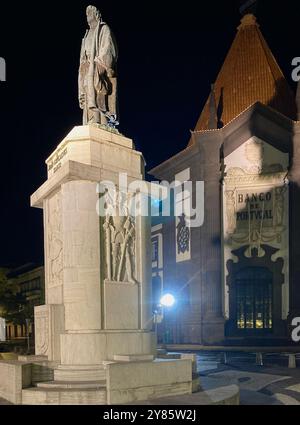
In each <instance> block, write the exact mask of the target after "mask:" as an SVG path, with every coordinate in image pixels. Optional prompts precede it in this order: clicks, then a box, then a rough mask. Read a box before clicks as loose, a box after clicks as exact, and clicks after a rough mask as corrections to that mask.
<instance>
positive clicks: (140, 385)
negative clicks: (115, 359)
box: [106, 360, 192, 405]
mask: <svg viewBox="0 0 300 425" xmlns="http://www.w3.org/2000/svg"><path fill="white" fill-rule="evenodd" d="M106 382H107V403H108V404H109V405H114V404H120V405H123V404H126V403H131V402H134V401H141V400H148V399H151V400H155V399H156V398H160V397H171V396H174V395H179V394H181V395H183V394H191V393H192V362H191V361H190V360H174V361H169V360H156V361H154V362H152V363H149V362H143V363H127V364H110V365H107V381H106Z"/></svg>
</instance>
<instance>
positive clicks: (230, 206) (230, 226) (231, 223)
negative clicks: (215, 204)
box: [226, 190, 236, 235]
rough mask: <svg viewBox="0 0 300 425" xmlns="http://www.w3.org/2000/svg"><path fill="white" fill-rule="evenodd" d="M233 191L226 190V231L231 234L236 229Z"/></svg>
mask: <svg viewBox="0 0 300 425" xmlns="http://www.w3.org/2000/svg"><path fill="white" fill-rule="evenodd" d="M235 212H236V211H235V192H234V191H233V190H228V191H227V192H226V215H227V233H228V234H230V235H231V234H233V233H234V232H235V230H236V216H235Z"/></svg>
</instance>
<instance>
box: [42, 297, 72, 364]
mask: <svg viewBox="0 0 300 425" xmlns="http://www.w3.org/2000/svg"><path fill="white" fill-rule="evenodd" d="M64 330H65V326H64V307H63V306H62V305H44V306H40V307H36V308H35V354H36V356H46V357H47V359H48V360H49V361H59V360H60V334H62V333H63V332H64Z"/></svg>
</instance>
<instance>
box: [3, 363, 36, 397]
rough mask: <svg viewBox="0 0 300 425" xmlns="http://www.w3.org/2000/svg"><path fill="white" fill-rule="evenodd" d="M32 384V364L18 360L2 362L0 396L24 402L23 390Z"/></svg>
mask: <svg viewBox="0 0 300 425" xmlns="http://www.w3.org/2000/svg"><path fill="white" fill-rule="evenodd" d="M30 386H31V365H30V364H28V363H22V362H17V361H6V362H3V361H1V362H0V397H1V398H4V399H5V400H8V401H9V402H11V403H13V404H22V390H23V388H29V387H30Z"/></svg>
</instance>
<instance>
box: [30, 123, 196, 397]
mask: <svg viewBox="0 0 300 425" xmlns="http://www.w3.org/2000/svg"><path fill="white" fill-rule="evenodd" d="M46 164H47V167H48V180H47V182H46V183H45V184H44V185H43V186H42V187H41V188H40V189H39V190H38V191H37V192H36V193H35V194H34V195H32V198H31V205H32V206H33V207H36V208H42V209H43V211H44V232H45V269H46V306H43V307H38V308H37V309H36V311H35V315H36V354H37V355H42V356H43V355H44V356H47V357H48V360H49V361H50V362H53V361H55V362H57V363H58V364H59V366H58V367H57V368H56V369H55V370H54V381H53V382H50V383H47V382H46V383H45V382H43V383H42V384H39V385H38V387H37V388H34V389H29V390H24V400H26V403H27V404H39V403H41V404H43V403H45V404H51V400H53V404H73V402H75V404H76V402H78V403H80V404H81V403H82V404H89V403H98V404H107V403H108V404H110V403H114V402H117V403H122V402H131V401H134V400H143V399H144V398H145V399H147V398H148V397H150V396H151V398H153V397H154V398H155V396H156V395H157V396H162V395H164V396H166V395H168V392H170V393H171V394H187V393H191V391H192V365H191V361H189V360H180V361H176V362H175V363H174V362H170V361H167V362H161V361H156V360H153V359H155V356H156V338H155V335H154V334H153V332H152V311H151V309H152V299H151V298H152V297H151V245H150V243H151V219H150V217H146V218H143V217H132V216H130V218H128V219H123V218H122V220H123V221H120V220H119V219H118V218H116V219H115V218H113V217H110V216H109V215H108V214H107V215H106V216H105V217H104V218H103V217H100V216H99V214H97V208H99V199H100V197H101V196H102V195H100V194H99V183H100V182H103V181H110V182H112V183H114V184H115V185H116V186H117V188H118V185H119V177H120V174H121V173H126V174H127V179H128V183H129V184H130V183H132V182H135V181H137V182H141V181H143V179H144V159H143V156H142V154H141V153H139V152H137V151H136V150H135V149H134V146H133V142H132V141H131V140H130V139H127V138H125V137H123V136H121V135H119V134H116V133H114V132H111V131H107V130H103V129H102V128H99V126H83V127H76V128H74V129H73V130H72V131H71V133H70V134H69V135H68V136H67V137H66V138H65V139H64V140H63V141H62V143H61V144H60V145H59V146H58V148H57V149H56V150H55V152H54V153H53V154H52V155H51V156H50V158H49V159H48V160H47V161H46ZM137 193H138V192H137V191H135V193H134V195H136V194H137ZM137 196H141V195H140V194H139V195H137ZM106 204H107V201H106ZM106 206H107V205H106ZM137 371H138V373H137ZM118 377H119V378H118ZM118 382H122V389H121V390H120V391H119V390H118V386H119V384H118ZM140 388H143V391H141V390H140ZM70 390H71V391H73V392H74V398H73V401H72V399H71V395H70V394H69V393H68V391H70ZM66 391H67V392H66ZM91 391H92V392H94V395H91ZM49 392H50V393H49ZM48 393H49V394H50V395H49V394H48ZM51 394H52V395H53V397H52V398H51ZM54 394H55V397H54Z"/></svg>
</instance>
